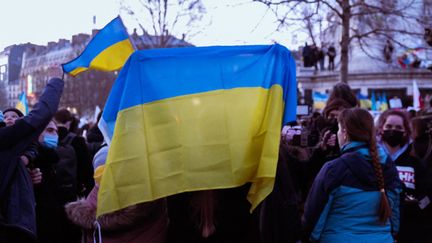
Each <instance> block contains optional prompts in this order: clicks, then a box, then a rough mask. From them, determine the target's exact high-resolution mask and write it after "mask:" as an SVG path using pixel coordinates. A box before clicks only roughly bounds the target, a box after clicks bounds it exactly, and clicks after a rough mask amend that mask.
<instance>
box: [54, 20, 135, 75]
mask: <svg viewBox="0 0 432 243" xmlns="http://www.w3.org/2000/svg"><path fill="white" fill-rule="evenodd" d="M134 51H135V50H134V47H133V45H132V43H131V41H130V39H129V35H128V33H127V31H126V28H125V27H124V25H123V22H122V20H121V18H120V16H118V17H117V18H115V19H113V20H112V21H111V22H110V23H109V24H107V25H106V26H105V27H104V28H103V29H101V30H100V31H99V33H97V34H96V35H95V36H94V37H93V39H92V40H91V41H90V42H89V44H88V45H87V47H86V48H85V49H84V51H83V52H82V53H81V55H79V56H78V57H77V58H75V59H74V60H72V61H70V62H68V63H65V64H63V65H62V66H63V71H64V72H65V73H68V74H70V75H72V76H76V75H77V74H79V73H81V72H83V71H86V70H87V69H97V70H101V71H115V70H118V69H120V68H121V67H123V65H124V64H125V62H126V60H127V59H128V58H129V56H130V55H131V54H132V53H133V52H134Z"/></svg>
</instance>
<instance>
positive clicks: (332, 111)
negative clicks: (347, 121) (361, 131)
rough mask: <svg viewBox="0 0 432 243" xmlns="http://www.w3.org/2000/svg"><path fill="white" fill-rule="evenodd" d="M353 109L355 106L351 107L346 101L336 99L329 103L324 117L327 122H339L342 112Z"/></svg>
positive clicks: (325, 108) (324, 111)
mask: <svg viewBox="0 0 432 243" xmlns="http://www.w3.org/2000/svg"><path fill="white" fill-rule="evenodd" d="M352 107H353V106H351V105H350V104H349V103H347V102H346V101H345V100H343V99H339V98H335V99H332V100H330V101H328V102H327V104H326V106H325V107H324V110H323V115H324V118H326V119H327V120H334V119H336V120H337V118H338V117H339V114H340V113H341V111H343V110H345V109H349V108H352Z"/></svg>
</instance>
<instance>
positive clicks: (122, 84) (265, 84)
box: [111, 46, 296, 110]
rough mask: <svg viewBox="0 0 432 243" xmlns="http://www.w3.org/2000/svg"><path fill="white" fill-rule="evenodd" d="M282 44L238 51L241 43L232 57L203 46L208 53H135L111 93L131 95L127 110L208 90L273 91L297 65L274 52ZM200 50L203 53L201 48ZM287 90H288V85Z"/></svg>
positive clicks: (228, 50) (192, 50)
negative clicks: (256, 88) (271, 89)
mask: <svg viewBox="0 0 432 243" xmlns="http://www.w3.org/2000/svg"><path fill="white" fill-rule="evenodd" d="M278 48H282V47H281V46H258V47H256V48H255V49H251V48H250V47H249V48H248V49H249V50H248V49H246V50H242V52H239V51H238V47H237V55H233V56H231V55H229V54H232V53H231V51H232V50H231V48H221V47H219V48H208V49H207V50H206V49H205V48H204V51H201V50H199V49H202V48H181V49H177V50H175V49H160V50H152V51H139V52H135V53H134V54H133V55H132V57H131V58H130V59H129V61H128V62H127V63H126V65H125V66H124V68H123V70H122V72H121V74H120V76H119V77H118V79H117V81H116V85H115V86H114V88H113V92H114V93H115V92H116V91H118V92H119V93H118V94H111V96H117V97H119V96H123V94H125V96H123V97H125V98H126V99H123V100H122V101H121V105H120V107H119V109H120V110H123V109H127V108H129V107H132V106H136V105H141V104H146V103H149V102H154V101H158V100H163V99H167V98H174V97H178V96H183V95H191V94H198V93H203V92H208V91H215V90H224V89H233V88H246V87H262V88H265V89H269V88H270V87H271V86H273V85H275V84H278V85H281V86H282V87H283V86H284V84H285V83H287V82H284V80H286V79H287V76H288V74H289V73H290V72H292V70H293V69H295V68H290V67H288V66H286V60H285V61H283V60H281V59H288V58H290V56H289V52H288V53H287V54H288V55H284V56H282V57H281V56H277V55H274V52H273V51H274V50H270V49H278ZM214 49H217V50H218V51H219V53H218V54H219V55H218V56H216V57H215V56H212V54H213V53H212V51H211V50H214ZM198 50H199V51H200V52H197V51H198ZM225 50H226V51H225ZM156 53H158V54H156ZM193 53H198V54H199V55H198V56H206V55H207V56H209V58H208V59H206V61H205V62H203V59H202V58H196V57H197V55H195V56H193V55H191V54H193ZM149 54H150V55H149ZM154 54H156V55H154ZM227 55H229V58H227V57H226V56H227ZM153 57H154V58H153ZM271 66H277V67H276V68H274V69H273V70H278V71H279V72H272V70H267V68H268V67H271ZM172 67H175V68H172ZM245 70H247V71H245ZM280 71H282V75H281V72H280ZM126 73H127V75H125V74H126ZM137 80H139V81H137ZM292 81H293V82H295V80H292ZM283 88H284V90H285V88H287V87H283ZM126 94H127V95H126ZM284 95H287V94H284ZM295 103H296V102H295Z"/></svg>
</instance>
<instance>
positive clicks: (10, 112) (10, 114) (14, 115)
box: [3, 108, 24, 127]
mask: <svg viewBox="0 0 432 243" xmlns="http://www.w3.org/2000/svg"><path fill="white" fill-rule="evenodd" d="M3 115H4V123H5V124H6V126H7V127H8V126H12V125H13V124H15V121H16V120H18V119H19V118H21V117H23V116H24V114H23V113H22V112H21V111H20V110H18V109H16V108H8V109H6V110H4V111H3Z"/></svg>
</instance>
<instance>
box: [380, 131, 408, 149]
mask: <svg viewBox="0 0 432 243" xmlns="http://www.w3.org/2000/svg"><path fill="white" fill-rule="evenodd" d="M382 139H383V141H384V142H386V143H387V144H388V145H390V147H396V146H398V145H403V144H404V142H405V138H404V132H402V131H397V130H384V131H383V135H382Z"/></svg>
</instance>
